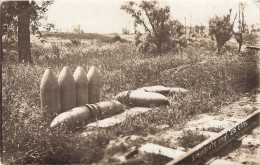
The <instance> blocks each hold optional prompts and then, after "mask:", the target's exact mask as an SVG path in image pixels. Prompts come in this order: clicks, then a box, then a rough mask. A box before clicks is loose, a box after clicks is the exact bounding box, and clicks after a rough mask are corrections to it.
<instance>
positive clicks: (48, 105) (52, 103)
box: [40, 68, 61, 115]
mask: <svg viewBox="0 0 260 165" xmlns="http://www.w3.org/2000/svg"><path fill="white" fill-rule="evenodd" d="M40 99H41V108H42V109H46V112H47V113H48V114H55V113H56V114H59V113H60V108H61V107H60V106H61V105H60V89H59V84H58V80H57V77H56V76H55V75H54V73H53V71H52V70H51V69H50V68H48V69H46V70H45V72H44V74H43V76H42V79H41V85H40ZM43 114H44V115H45V113H43Z"/></svg>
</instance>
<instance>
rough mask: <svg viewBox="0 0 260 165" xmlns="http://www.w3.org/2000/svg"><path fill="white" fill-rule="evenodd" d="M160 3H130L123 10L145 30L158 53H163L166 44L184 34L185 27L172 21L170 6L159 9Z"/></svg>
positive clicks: (123, 6) (122, 7)
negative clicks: (172, 38)
mask: <svg viewBox="0 0 260 165" xmlns="http://www.w3.org/2000/svg"><path fill="white" fill-rule="evenodd" d="M158 3H159V2H158V1H142V2H141V3H140V4H137V3H135V2H128V3H125V4H124V5H122V6H121V9H122V10H125V11H126V12H127V13H128V14H130V15H131V16H132V17H133V18H134V20H135V24H136V25H140V26H142V27H143V28H144V30H145V33H147V34H149V38H147V40H148V41H149V42H150V43H152V44H154V45H155V46H156V49H157V52H158V53H161V51H162V50H164V44H166V43H167V42H168V41H169V40H170V39H171V37H175V36H178V37H179V36H180V35H182V34H184V30H183V29H184V26H183V25H181V23H180V22H178V21H177V20H171V19H170V7H169V6H165V7H159V4H158ZM145 18H147V20H148V22H146V21H145V20H146V19H145ZM144 50H145V49H144Z"/></svg>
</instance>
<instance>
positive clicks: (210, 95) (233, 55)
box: [2, 37, 258, 163]
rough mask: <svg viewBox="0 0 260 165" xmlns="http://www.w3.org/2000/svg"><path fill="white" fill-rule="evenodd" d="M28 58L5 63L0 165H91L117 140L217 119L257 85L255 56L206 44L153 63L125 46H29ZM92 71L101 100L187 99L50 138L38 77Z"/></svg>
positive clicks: (58, 132)
mask: <svg viewBox="0 0 260 165" xmlns="http://www.w3.org/2000/svg"><path fill="white" fill-rule="evenodd" d="M101 38H102V37H101ZM101 38H98V39H101ZM70 39H71V38H70ZM110 39H111V38H110ZM32 56H33V60H34V64H33V65H27V64H21V63H17V62H16V61H10V60H5V61H4V63H3V73H2V107H3V151H4V152H3V156H4V157H3V162H4V163H10V162H12V161H16V160H18V158H20V159H19V161H18V162H20V163H93V162H96V161H98V160H99V159H101V158H102V157H103V155H104V152H105V147H106V146H107V144H108V143H109V140H111V139H113V138H115V137H117V136H118V135H122V136H126V135H132V134H135V135H143V136H146V135H149V134H155V133H158V132H160V131H161V129H158V128H157V127H156V126H158V125H162V124H168V125H169V126H170V127H178V126H180V125H181V124H183V123H184V122H185V121H187V120H188V119H190V118H191V117H192V116H194V115H195V114H199V113H206V112H215V111H217V110H218V108H219V107H220V106H222V105H225V104H227V103H230V102H232V101H234V100H236V99H238V98H240V97H241V96H245V95H246V93H248V92H251V93H252V91H251V90H252V89H253V88H254V87H255V86H256V85H257V75H258V74H257V63H256V58H255V57H254V55H252V54H248V53H242V54H237V52H236V51H235V50H232V49H231V50H230V51H226V52H224V53H223V54H222V55H218V54H216V49H215V48H214V43H212V42H203V41H201V42H198V43H196V44H193V46H192V45H189V46H188V48H185V49H184V50H183V52H169V53H167V54H163V55H162V56H159V57H153V56H150V55H149V54H146V55H143V54H141V53H139V52H137V51H135V49H134V47H133V46H132V44H131V43H119V44H118V43H117V44H113V43H112V42H109V44H107V45H95V44H94V45H93V44H92V45H87V44H84V43H83V44H80V45H77V46H76V45H73V44H66V45H65V44H59V43H57V44H55V46H54V47H52V48H51V49H45V48H43V47H41V46H37V45H34V44H33V45H32ZM91 65H95V66H96V67H97V68H98V69H99V70H100V74H101V77H102V89H101V100H109V99H112V98H113V97H114V96H115V95H116V94H118V93H119V92H121V91H124V90H132V89H136V88H139V87H143V86H148V85H165V86H171V87H183V88H186V89H188V90H189V91H190V92H189V94H187V95H185V96H173V97H171V98H170V101H171V105H170V106H164V107H159V108H154V110H152V111H150V112H149V113H145V114H142V115H138V116H135V117H134V118H131V117H129V118H128V119H127V121H126V122H123V123H122V124H119V125H117V126H114V127H113V128H109V129H96V131H95V133H93V134H92V135H91V136H89V137H88V138H80V137H79V136H77V133H75V132H74V133H71V132H68V131H67V132H64V131H61V130H50V129H49V127H48V122H49V121H45V120H44V119H43V118H42V117H41V109H40V98H39V87H40V80H41V76H42V74H43V72H44V70H45V69H46V68H47V67H51V68H52V69H53V71H54V73H56V75H57V76H58V74H59V72H60V71H61V70H62V68H63V67H64V66H69V67H70V69H71V70H72V71H74V70H75V69H76V67H77V66H82V67H83V68H85V71H86V72H87V71H88V69H89V68H90V67H91ZM86 130H87V131H88V129H86ZM165 145H166V146H167V144H165Z"/></svg>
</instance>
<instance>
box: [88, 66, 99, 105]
mask: <svg viewBox="0 0 260 165" xmlns="http://www.w3.org/2000/svg"><path fill="white" fill-rule="evenodd" d="M87 78H88V103H89V104H94V103H97V102H99V101H100V85H101V80H100V75H99V72H98V70H97V68H96V67H94V66H92V67H91V68H90V70H89V71H88V74H87Z"/></svg>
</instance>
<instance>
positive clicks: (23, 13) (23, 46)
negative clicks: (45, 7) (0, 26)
mask: <svg viewBox="0 0 260 165" xmlns="http://www.w3.org/2000/svg"><path fill="white" fill-rule="evenodd" d="M18 5H19V13H18V47H19V61H20V62H21V61H23V60H24V62H29V63H32V58H31V50H30V17H31V10H30V4H29V1H18Z"/></svg>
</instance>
